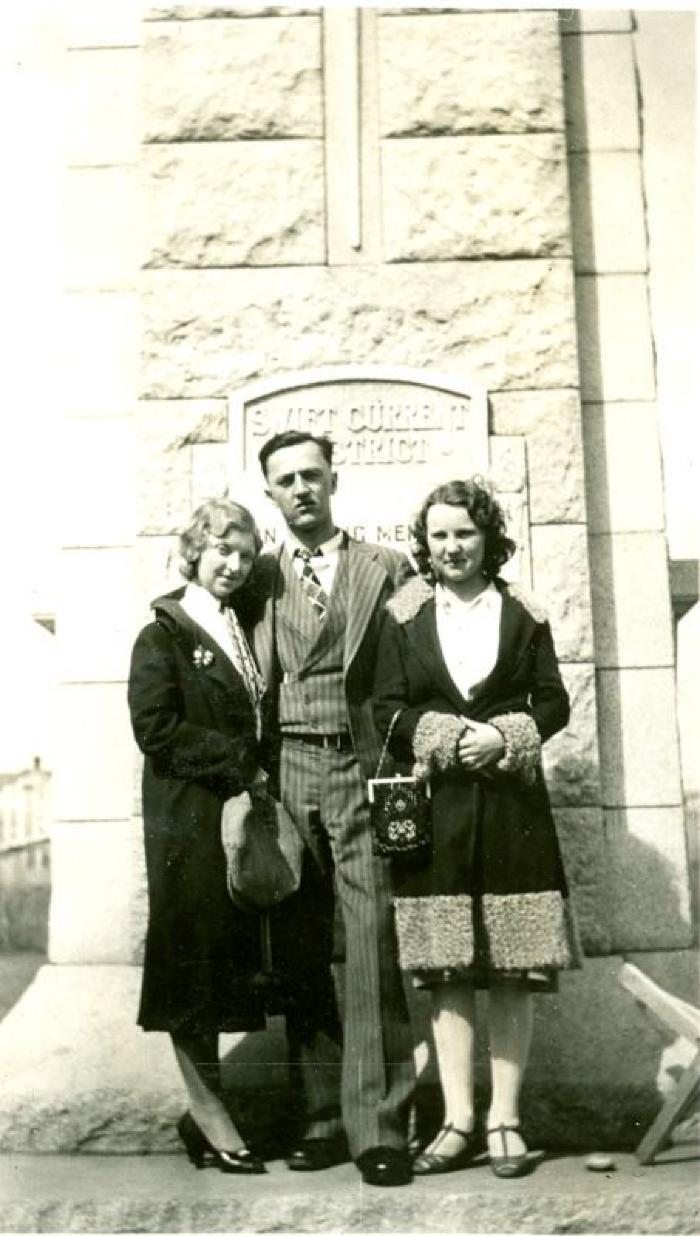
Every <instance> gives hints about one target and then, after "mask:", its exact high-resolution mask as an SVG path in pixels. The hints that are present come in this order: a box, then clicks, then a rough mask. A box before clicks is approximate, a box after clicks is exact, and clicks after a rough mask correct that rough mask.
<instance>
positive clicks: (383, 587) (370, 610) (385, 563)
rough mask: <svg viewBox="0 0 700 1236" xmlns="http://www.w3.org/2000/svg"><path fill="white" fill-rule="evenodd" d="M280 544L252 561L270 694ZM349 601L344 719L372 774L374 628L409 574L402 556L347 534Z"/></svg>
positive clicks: (375, 740)
mask: <svg viewBox="0 0 700 1236" xmlns="http://www.w3.org/2000/svg"><path fill="white" fill-rule="evenodd" d="M284 552H285V551H284V548H283V547H282V548H280V549H276V550H275V551H274V553H269V554H268V553H265V554H261V555H260V557H259V558H258V560H257V562H256V564H255V568H254V571H255V580H254V583H255V588H256V591H259V592H262V594H263V598H264V599H263V604H262V611H261V616H260V617H259V619H258V621H257V623H256V626H255V630H254V642H255V652H256V655H257V658H258V663H259V665H260V669H261V671H262V673H263V675H264V677H265V679H266V681H267V683H268V685H269V689H270V690H271V691H272V692H273V693H274V692H275V691H276V684H277V681H278V675H279V666H278V664H277V658H276V655H275V603H276V601H277V600H278V599H279V598H280V596H281V595H282V593H281V590H282V589H283V588H284V577H283V574H282V571H281V569H280V556H281V554H282V553H284ZM345 552H346V553H347V555H348V572H349V589H348V592H349V599H348V611H347V621H346V625H345V652H344V656H343V683H344V689H345V702H346V706H347V711H348V722H349V726H350V733H351V735H352V740H353V745H354V748H355V753H356V755H357V758H358V761H359V762H360V765H361V767H362V770H363V773H364V775H365V776H366V777H373V776H374V773H375V770H376V766H377V760H378V759H379V754H380V751H381V743H380V741H379V737H378V735H377V731H376V728H375V725H374V720H373V716H372V698H371V697H372V686H373V682H374V668H375V661H376V656H377V643H378V639H379V629H380V626H381V621H382V614H383V610H384V606H385V604H386V602H387V601H388V599H389V597H390V596H391V595H392V593H393V592H394V591H395V589H396V588H398V587H399V586H400V585H401V584H402V583H403V582H404V581H405V580H406V579H407V578H408V577H409V576H410V575H411V574H412V573H413V572H412V569H411V566H410V563H409V561H408V559H407V558H405V557H404V555H403V554H400V553H398V552H397V551H396V550H394V549H389V548H387V547H385V546H381V545H371V544H368V543H366V542H364V541H356V540H354V539H353V538H352V537H348V541H347V549H346V551H345Z"/></svg>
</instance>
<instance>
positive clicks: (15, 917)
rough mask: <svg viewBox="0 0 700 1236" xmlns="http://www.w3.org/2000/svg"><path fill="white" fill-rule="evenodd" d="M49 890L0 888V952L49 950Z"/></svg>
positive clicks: (43, 888)
mask: <svg viewBox="0 0 700 1236" xmlns="http://www.w3.org/2000/svg"><path fill="white" fill-rule="evenodd" d="M50 896H51V890H50V888H48V887H46V886H31V885H30V886H29V887H21V886H17V887H14V886H12V887H9V888H4V887H3V886H2V885H0V952H12V951H13V950H23V949H32V950H35V951H36V952H38V953H45V952H46V950H47V947H48V930H49V928H48V924H49V899H50Z"/></svg>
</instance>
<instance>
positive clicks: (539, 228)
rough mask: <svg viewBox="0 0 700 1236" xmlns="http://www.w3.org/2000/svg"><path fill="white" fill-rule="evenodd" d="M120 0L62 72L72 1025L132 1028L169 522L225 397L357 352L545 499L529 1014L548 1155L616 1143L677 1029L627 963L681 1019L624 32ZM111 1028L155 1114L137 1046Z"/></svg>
mask: <svg viewBox="0 0 700 1236" xmlns="http://www.w3.org/2000/svg"><path fill="white" fill-rule="evenodd" d="M110 8H112V12H111V13H104V12H101V11H100V8H99V6H95V8H94V9H90V8H88V7H86V6H79V8H78V9H76V17H75V19H74V22H73V24H72V26H71V28H70V33H69V40H68V42H69V48H68V51H67V56H66V60H67V79H68V83H69V87H70V91H69V93H70V100H71V109H70V118H69V125H68V133H69V146H70V149H69V151H68V161H69V169H68V173H67V186H66V188H67V193H66V197H67V207H68V209H67V212H66V213H67V223H68V236H67V255H68V262H67V265H68V276H69V292H68V295H67V308H66V315H67V319H68V324H69V330H68V355H67V357H66V361H67V367H68V372H69V373H70V374H71V391H70V406H69V409H68V420H67V424H66V429H65V443H66V452H65V459H66V471H67V477H66V486H65V488H66V495H67V501H66V504H65V509H64V511H63V512H62V519H63V528H62V539H63V544H64V551H63V568H62V597H61V599H60V604H59V611H58V620H57V639H58V641H59V647H60V655H61V659H62V675H63V686H62V688H61V693H62V707H61V717H62V723H61V731H62V739H63V750H62V751H61V752H60V754H59V759H58V761H57V765H58V767H57V799H58V810H57V815H58V820H57V823H56V826H55V833H54V840H53V863H54V868H53V885H54V897H53V903H52V911H51V941H50V951H51V958H52V960H53V961H54V962H57V963H68V964H67V965H66V969H65V973H66V974H68V973H69V972H70V974H71V975H72V978H71V982H72V983H73V988H72V989H71V991H72V1000H73V1005H72V1007H77V1005H78V1004H79V993H78V987H80V990H81V991H84V993H85V995H84V1000H85V1002H86V1008H87V1004H88V1003H89V1002H90V1001H94V992H95V991H96V990H97V987H96V980H95V981H92V982H91V983H90V984H88V982H87V980H86V983H85V985H84V987H83V986H81V984H78V987H76V986H75V984H76V983H77V979H76V975H77V973H78V971H79V970H80V968H81V967H82V968H83V969H85V970H87V965H88V963H89V965H90V966H92V967H94V966H96V965H99V964H100V963H103V964H109V965H111V966H112V967H114V969H113V974H112V978H111V979H110V980H109V982H108V983H107V984H106V986H104V988H103V990H104V991H107V990H109V992H111V995H110V998H109V999H110V1001H111V1004H110V1007H113V1009H114V1011H115V1015H116V1010H117V1007H118V1009H119V1011H118V1015H116V1020H115V1025H116V1024H122V1023H121V1021H120V1020H119V1019H120V1018H121V1019H122V1021H123V1019H124V1017H125V1015H126V1014H125V1012H124V1008H126V1005H127V1004H128V1009H129V1017H128V1018H127V1022H126V1023H125V1025H130V1024H131V1021H132V1020H133V1015H132V1013H133V1010H132V1005H133V994H134V966H135V965H136V964H137V963H138V960H139V957H140V949H141V942H142V937H143V928H144V914H145V896H144V880H143V867H142V858H141V841H140V821H139V818H138V812H139V809H140V806H139V801H138V797H139V796H138V766H137V763H136V761H135V759H134V750H133V743H132V740H131V735H130V731H129V726H128V717H127V713H126V706H125V683H126V675H127V669H128V655H129V649H130V646H131V642H132V639H133V635H134V632H135V631H136V629H137V628H138V626H139V625H140V623H141V622H142V621H144V620H145V619H146V616H147V605H148V600H149V599H150V597H152V596H153V595H154V594H156V593H157V592H158V591H159V590H160V589H161V588H162V587H163V586H166V585H167V583H168V581H169V579H173V582H175V579H174V578H173V577H172V574H171V570H172V564H170V565H169V559H170V557H171V551H172V549H173V546H174V536H175V532H176V531H177V529H179V527H180V526H181V525H182V523H183V521H184V519H185V518H186V516H187V515H188V513H189V512H190V510H191V509H192V506H193V504H195V503H196V502H197V501H198V500H200V499H201V498H202V497H204V496H206V495H208V494H211V493H212V492H216V491H219V490H221V489H223V488H224V487H225V485H226V483H227V479H228V471H229V459H230V456H229V445H228V438H229V425H228V420H227V416H228V413H227V396H228V394H229V393H230V392H231V391H232V390H233V389H235V388H237V387H239V386H240V385H241V384H243V383H246V382H249V381H251V380H253V379H256V378H263V377H269V376H271V375H273V374H275V373H282V372H285V371H288V370H298V369H301V368H304V367H315V366H319V365H328V364H340V363H352V362H356V363H365V364H366V363H377V364H388V365H410V366H413V367H424V368H434V369H440V370H443V371H447V372H452V373H454V374H456V375H458V376H459V375H465V376H471V377H472V378H475V379H477V380H478V381H480V382H482V383H483V384H484V385H485V386H486V387H487V388H488V391H489V394H490V426H489V428H490V434H491V461H492V466H493V471H494V477H495V479H496V481H497V483H499V484H503V486H504V487H505V488H507V489H508V490H512V489H513V488H516V489H517V488H518V487H520V488H521V489H522V491H523V493H526V495H527V501H528V503H529V511H530V527H529V546H528V549H529V560H530V562H531V567H532V583H533V586H534V589H535V591H536V592H537V593H539V594H541V595H542V597H543V598H545V599H546V601H547V604H548V606H549V608H550V613H551V618H552V624H553V629H554V634H555V639H556V643H557V647H558V651H559V654H560V658H561V661H562V665H563V673H564V676H565V678H566V681H567V684H568V686H569V689H570V691H571V696H572V703H573V715H572V722H571V725H570V726H569V727H568V729H567V731H566V732H565V733H564V734H562V735H559V736H557V737H556V738H555V739H554V740H553V741H552V742H551V743H550V744H548V750H547V766H548V773H549V778H550V784H551V787H552V797H553V801H554V804H555V809H556V817H557V823H558V826H559V829H560V832H561V837H562V844H563V847H564V850H565V856H566V859H567V862H568V866H569V869H570V872H571V876H572V881H573V886H574V897H575V902H576V906H577V909H578V912H579V917H580V921H581V926H582V930H583V936H584V941H585V945H586V949H587V952H588V954H589V961H588V964H587V966H586V968H585V970H584V971H583V973H582V974H580V975H574V976H565V977H564V979H563V981H562V989H561V993H560V995H559V997H557V998H552V999H551V1000H547V1001H546V1002H544V1003H541V1004H540V1007H539V1024H538V1029H537V1035H536V1043H535V1052H534V1057H533V1062H532V1066H531V1069H530V1073H529V1078H528V1085H529V1087H530V1091H531V1097H530V1101H529V1108H528V1110H529V1112H532V1113H534V1116H533V1118H534V1119H536V1116H537V1112H538V1111H539V1113H540V1116H541V1117H542V1122H543V1124H544V1125H545V1126H547V1127H548V1128H549V1132H550V1136H554V1137H556V1136H557V1132H558V1131H559V1132H560V1133H561V1136H562V1138H563V1139H564V1140H566V1139H567V1138H568V1139H569V1140H571V1139H572V1138H574V1140H576V1138H577V1137H578V1138H579V1139H580V1138H583V1139H584V1141H585V1138H586V1136H588V1133H589V1132H590V1135H591V1136H594V1135H595V1140H596V1141H597V1142H598V1144H602V1142H603V1141H604V1140H605V1139H607V1140H608V1141H609V1143H610V1144H621V1142H622V1141H624V1139H625V1138H626V1139H629V1138H630V1130H631V1129H633V1128H634V1120H635V1119H642V1120H643V1119H645V1118H646V1116H647V1115H648V1113H649V1110H650V1107H653V1078H654V1075H655V1069H656V1059H657V1055H658V1040H657V1038H656V1035H655V1033H654V1032H653V1030H651V1029H650V1028H649V1027H648V1026H647V1025H646V1023H645V1021H644V1019H643V1017H642V1016H641V1014H640V1013H639V1012H638V1010H636V1008H634V1007H633V1006H631V1002H630V1001H629V997H627V996H626V995H625V993H624V992H622V991H621V990H620V987H619V984H618V982H617V971H618V969H619V964H620V953H621V952H622V950H624V951H625V953H626V954H628V955H629V954H632V955H636V953H637V952H639V953H640V954H641V955H642V964H643V965H644V967H645V969H647V971H648V972H649V973H650V974H652V976H653V977H656V978H657V979H659V980H660V981H662V982H663V983H665V985H669V986H672V987H673V989H674V990H675V991H676V992H677V994H679V995H682V996H685V997H686V998H691V999H693V998H694V991H693V985H694V966H693V962H692V954H691V953H690V951H689V949H688V946H689V945H690V943H691V942H692V934H691V924H690V911H689V899H688V882H687V871H686V860H685V848H684V846H685V842H684V835H683V821H682V811H681V807H680V803H681V796H680V782H679V773H678V759H677V741H676V729H675V712H674V701H673V643H672V628H671V616H670V605H669V597H668V576H667V570H666V549H665V537H664V512H663V493H662V487H661V470H660V461H659V450H658V441H657V427H656V420H655V409H654V398H655V388H654V364H653V346H652V339H651V332H650V322H649V312H648V303H647V288H646V271H647V265H648V253H647V241H646V231H645V220H644V196H643V188H642V184H641V174H640V140H641V139H640V128H639V99H638V96H637V90H636V84H635V83H636V79H635V64H634V40H633V29H632V25H633V23H632V17H631V14H630V13H629V12H617V11H615V12H613V11H605V12H603V13H599V14H598V15H597V16H596V15H595V14H587V13H583V12H582V13H577V12H574V13H573V14H572V13H571V11H567V12H568V15H569V16H571V20H568V19H567V13H564V14H563V15H562V19H561V21H560V20H559V18H558V16H557V14H556V13H555V12H554V11H545V10H537V11H536V10H532V11H528V10H503V11H500V12H495V11H488V12H482V11H479V10H476V9H469V10H464V9H461V10H460V9H445V10H441V11H437V10H435V9H426V10H421V9H418V8H416V9H407V8H404V9H399V8H393V9H375V10H371V9H368V10H362V11H361V13H359V14H357V15H356V14H355V13H354V11H353V10H334V9H328V10H324V12H323V13H321V12H320V11H319V10H318V9H312V8H301V7H299V8H286V9H282V8H276V7H270V6H268V7H259V8H248V9H243V8H240V7H237V6H230V7H227V6H225V5H211V6H207V5H202V4H196V5H176V6H171V5H151V6H150V7H146V6H140V5H138V4H134V5H129V6H125V7H124V8H123V9H122V10H119V11H117V10H116V9H115V8H114V6H110ZM78 13H79V16H78ZM574 18H575V20H574ZM142 19H143V20H142ZM355 22H356V23H357V25H353V23H355ZM358 41H359V47H360V49H361V52H360V56H361V64H362V72H361V74H360V75H359V76H358V73H357V63H356V61H355V60H353V54H354V52H353V49H354V48H355V47H356V46H357V45H358ZM348 91H350V96H348ZM353 91H357V92H358V98H359V100H360V102H361V117H362V120H361V123H360V125H359V127H356V126H355V125H354V123H353V122H352V116H354V114H355V112H354V109H353V108H348V107H347V106H345V105H344V100H347V98H348V97H351V98H352V97H353V95H352V92H353ZM358 167H360V168H361V176H360V177H359V178H358V176H357V168H358ZM610 186H612V187H613V188H612V190H611V188H610ZM631 436H633V438H634V442H635V457H634V470H635V478H634V483H633V484H631V483H630V462H629V441H630V437H631ZM464 470H465V471H467V470H468V461H464ZM98 630H99V631H100V638H99V639H98V638H95V632H96V631H98ZM96 871H99V872H100V873H102V875H104V873H105V872H107V871H108V872H109V877H110V878H109V879H108V880H106V879H104V878H100V879H95V875H94V873H95V872H96ZM77 905H79V907H80V912H79V913H76V906H77ZM659 950H664V951H663V952H660V951H659ZM122 967H123V972H122ZM93 973H94V971H93ZM51 982H52V984H53V988H52V990H53V989H54V988H55V990H56V991H57V990H58V987H57V980H56V979H55V978H54V977H53V976H51ZM42 983H43V986H42V987H41V990H42V991H44V992H48V991H49V984H48V979H46V978H45V979H44V980H42ZM120 984H121V985H122V986H121V988H120V990H122V989H123V993H124V996H123V997H122V999H121V1000H120V999H119V998H118V997H117V996H115V991H116V989H117V988H118V987H119V985H120ZM98 986H99V985H98ZM88 992H90V993H91V994H90V995H89V996H88V994H87V993H88ZM127 992H128V993H129V995H128V998H127V996H126V993H127ZM47 998H48V997H47ZM52 998H53V997H52ZM90 1007H91V1008H92V1004H91V1005H90ZM631 1036H632V1037H633V1039H634V1043H635V1051H634V1052H630V1037H631ZM122 1038H123V1041H124V1043H125V1044H126V1046H124V1051H126V1050H127V1047H128V1048H129V1051H131V1053H132V1058H131V1059H130V1062H129V1065H128V1068H126V1074H128V1076H129V1079H130V1081H129V1087H128V1088H127V1087H126V1086H125V1091H124V1093H125V1095H126V1094H127V1091H128V1095H129V1096H132V1095H134V1094H137V1096H138V1086H137V1085H136V1084H135V1083H134V1079H133V1078H134V1065H133V1059H134V1058H136V1056H137V1055H138V1051H139V1047H138V1044H139V1043H140V1042H141V1040H134V1041H133V1043H132V1041H131V1040H129V1039H128V1033H127V1030H126V1029H125V1030H124V1033H123V1035H122ZM115 1042H116V1038H115ZM129 1044H131V1046H129ZM154 1050H155V1049H153V1051H154ZM147 1051H148V1053H149V1057H148V1058H149V1060H151V1061H152V1060H153V1059H154V1055H153V1051H152V1050H151V1045H150V1044H149V1046H148V1048H146V1047H145V1046H144V1047H143V1049H142V1054H143V1055H144V1058H145V1054H146V1052H147ZM553 1059H555V1060H556V1062H557V1068H556V1079H555V1086H556V1093H555V1091H554V1090H553V1084H552V1063H551V1062H552V1060H553ZM113 1069H114V1070H116V1071H118V1070H117V1063H116V1059H115V1062H113ZM149 1080H150V1079H149ZM115 1084H117V1083H115ZM171 1084H172V1083H171ZM615 1095H620V1096H622V1097H621V1098H620V1099H619V1101H618V1100H617V1099H615V1098H612V1099H611V1096H615ZM134 1102H135V1100H134V1099H133V1098H131V1097H129V1098H128V1099H127V1098H126V1097H124V1096H123V1103H122V1107H121V1108H120V1112H121V1114H120V1116H119V1120H121V1122H122V1123H121V1125H120V1128H121V1136H122V1141H121V1142H120V1143H119V1145H120V1148H123V1147H124V1146H125V1145H130V1144H131V1143H130V1142H129V1137H130V1135H131V1134H130V1126H129V1120H130V1119H131V1116H130V1114H129V1113H130V1111H131V1109H130V1106H129V1104H130V1103H131V1104H132V1105H133V1103H134ZM149 1102H153V1099H152V1096H151V1097H150V1098H149ZM141 1107H142V1108H143V1103H141ZM572 1112H573V1113H574V1115H573V1117H572V1115H571V1113H572ZM141 1123H142V1122H141ZM140 1127H141V1126H140ZM90 1136H91V1135H90V1134H88V1135H87V1142H88V1143H89V1141H90ZM139 1136H140V1137H141V1141H140V1142H139V1144H146V1145H149V1146H158V1145H160V1144H161V1141H160V1140H159V1138H162V1136H163V1135H162V1133H159V1131H158V1130H156V1131H154V1132H153V1133H152V1135H151V1134H148V1135H146V1134H144V1133H143V1130H142V1129H141V1133H140V1135H139ZM124 1137H126V1141H124V1140H123V1139H124ZM144 1138H145V1142H144V1140H143V1139H144ZM1 1140H2V1131H1V1130H0V1141H1ZM80 1144H81V1145H82V1144H85V1136H83V1137H82V1140H81V1141H80Z"/></svg>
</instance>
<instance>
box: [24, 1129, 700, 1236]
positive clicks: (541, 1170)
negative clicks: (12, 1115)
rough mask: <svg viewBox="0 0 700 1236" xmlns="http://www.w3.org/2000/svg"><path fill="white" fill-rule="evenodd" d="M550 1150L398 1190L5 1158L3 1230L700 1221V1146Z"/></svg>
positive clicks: (491, 1228) (590, 1228) (72, 1159)
mask: <svg viewBox="0 0 700 1236" xmlns="http://www.w3.org/2000/svg"><path fill="white" fill-rule="evenodd" d="M613 1160H614V1163H615V1170H614V1171H610V1172H603V1173H593V1172H590V1171H587V1170H586V1167H585V1156H583V1155H568V1156H561V1157H554V1156H546V1157H544V1158H542V1159H541V1160H540V1161H539V1162H538V1165H537V1169H536V1171H535V1172H533V1174H532V1175H530V1176H528V1177H525V1178H524V1179H522V1180H512V1181H500V1180H497V1179H496V1178H495V1177H494V1176H493V1174H492V1173H491V1172H490V1171H489V1169H488V1166H487V1165H486V1163H485V1161H484V1162H477V1163H476V1164H475V1165H474V1166H473V1167H471V1168H467V1169H466V1170H464V1171H461V1172H455V1173H452V1174H450V1175H448V1176H441V1177H440V1176H439V1177H432V1178H428V1179H421V1180H416V1181H414V1183H413V1184H412V1185H409V1186H407V1187H405V1188H400V1189H377V1188H372V1187H370V1186H366V1185H363V1184H362V1182H361V1180H360V1177H359V1174H358V1172H357V1170H356V1169H355V1168H354V1167H353V1166H352V1164H344V1165H343V1166H341V1167H336V1168H333V1169H331V1170H330V1171H327V1172H323V1173H319V1174H317V1175H314V1176H309V1175H306V1174H299V1173H292V1172H289V1171H287V1169H286V1168H285V1166H284V1163H282V1162H280V1161H276V1162H272V1163H269V1164H268V1175H267V1176H256V1177H250V1178H246V1177H232V1176H224V1175H222V1174H221V1173H220V1172H216V1171H213V1170H207V1171H202V1172H197V1171H196V1170H195V1169H194V1168H193V1167H191V1166H190V1164H189V1163H188V1162H187V1160H186V1159H185V1157H184V1155H182V1154H173V1155H141V1156H131V1155H123V1156H122V1155H114V1156H109V1155H87V1154H83V1155H53V1154H52V1155H6V1156H3V1157H0V1197H1V1198H2V1207H1V1211H0V1231H2V1232H379V1231H382V1232H462V1233H470V1232H475V1233H476V1232H537V1233H550V1232H552V1233H554V1232H567V1233H569V1232H597V1233H605V1232H628V1233H651V1232H654V1233H656V1232H659V1233H661V1232H674V1233H675V1232H681V1233H697V1232H698V1231H699V1230H700V1155H699V1153H698V1149H697V1147H696V1146H677V1147H674V1148H673V1149H671V1150H669V1151H667V1152H665V1153H664V1154H663V1155H662V1156H660V1158H659V1160H658V1161H657V1163H655V1164H654V1165H653V1166H652V1167H644V1168H642V1167H640V1166H639V1165H638V1163H637V1162H636V1160H635V1159H634V1158H633V1157H632V1156H631V1155H614V1156H613Z"/></svg>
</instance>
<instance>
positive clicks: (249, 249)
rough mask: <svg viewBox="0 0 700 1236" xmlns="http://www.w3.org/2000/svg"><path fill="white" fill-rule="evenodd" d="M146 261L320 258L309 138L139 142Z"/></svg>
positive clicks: (315, 145)
mask: <svg viewBox="0 0 700 1236" xmlns="http://www.w3.org/2000/svg"><path fill="white" fill-rule="evenodd" d="M144 164H145V168H146V174H147V196H146V219H147V235H146V242H145V257H146V264H147V265H148V266H275V265H282V264H290V265H291V264H297V263H298V264H300V265H301V264H317V265H318V264H321V263H323V261H324V259H325V217H324V179H323V176H324V169H323V146H322V144H321V143H320V142H317V141H286V142H203V143H196V144H193V145H189V144H188V145H184V146H182V145H172V146H166V147H164V146H146V147H144Z"/></svg>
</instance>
